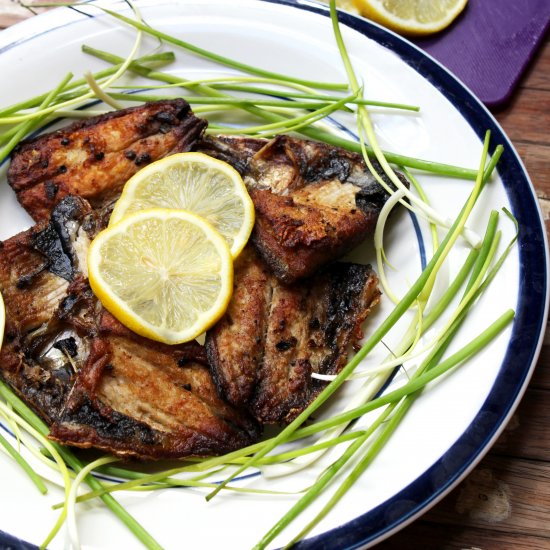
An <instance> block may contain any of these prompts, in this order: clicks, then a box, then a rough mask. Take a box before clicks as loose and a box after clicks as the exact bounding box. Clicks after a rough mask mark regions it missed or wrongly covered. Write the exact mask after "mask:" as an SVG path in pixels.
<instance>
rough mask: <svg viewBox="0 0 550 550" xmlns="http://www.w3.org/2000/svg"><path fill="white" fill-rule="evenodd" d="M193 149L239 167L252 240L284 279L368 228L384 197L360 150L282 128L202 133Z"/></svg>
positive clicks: (347, 246) (336, 254) (339, 251)
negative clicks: (251, 216)
mask: <svg viewBox="0 0 550 550" xmlns="http://www.w3.org/2000/svg"><path fill="white" fill-rule="evenodd" d="M196 148H197V149H198V150H201V151H204V152H205V153H207V154H209V155H211V156H214V157H216V158H219V159H221V160H224V161H226V162H228V163H229V164H232V165H233V166H234V167H235V168H236V169H237V170H239V171H240V173H241V174H242V176H243V179H244V182H245V183H246V186H247V188H248V191H249V193H250V196H251V198H252V200H253V202H254V206H255V209H256V223H255V225H254V230H253V233H252V241H253V242H254V244H255V245H256V247H257V249H258V251H259V252H260V254H261V256H262V258H263V259H264V261H265V262H266V263H267V265H268V266H269V267H270V269H271V270H272V271H273V273H274V274H275V275H276V277H277V278H278V279H280V280H281V281H283V282H286V283H290V282H293V281H296V280H298V279H302V278H304V277H308V276H309V275H312V274H313V273H315V271H316V270H317V269H318V268H319V267H321V266H322V265H325V264H327V263H329V262H331V261H333V260H335V259H337V258H340V257H341V256H343V255H345V254H346V253H347V252H349V251H350V250H351V249H353V248H354V247H356V246H357V245H358V244H359V243H360V242H362V241H363V240H364V239H365V237H366V236H367V235H369V234H370V233H372V232H373V231H374V228H375V226H376V222H377V220H378V216H379V214H380V210H381V209H382V207H383V205H384V203H385V202H386V201H387V199H388V198H389V194H388V192H387V191H386V189H385V188H384V187H383V186H382V185H380V184H379V183H378V182H377V181H376V179H375V178H374V176H373V175H372V174H371V172H370V171H369V170H368V168H367V166H366V165H365V163H364V161H363V159H362V157H361V155H359V154H356V153H351V152H349V151H346V150H344V149H341V148H338V147H334V146H331V145H327V144H325V143H319V142H315V141H308V140H303V139H296V138H293V137H290V136H285V135H281V136H277V137H275V138H273V139H271V140H269V141H268V140H263V139H251V138H239V137H227V136H225V137H224V136H218V137H212V136H206V137H205V138H203V139H202V140H201V141H199V142H198V143H197V145H196ZM373 165H374V168H375V170H376V171H377V172H378V173H379V174H380V175H381V176H382V178H383V180H384V181H385V183H386V185H387V186H388V187H390V188H392V187H393V186H392V184H391V182H390V181H389V180H388V178H387V177H386V176H385V175H384V174H383V170H382V169H381V167H380V165H379V164H378V163H377V162H373ZM399 177H400V179H401V180H402V182H403V183H404V185H408V183H407V180H406V179H405V178H404V176H403V175H401V174H400V175H399Z"/></svg>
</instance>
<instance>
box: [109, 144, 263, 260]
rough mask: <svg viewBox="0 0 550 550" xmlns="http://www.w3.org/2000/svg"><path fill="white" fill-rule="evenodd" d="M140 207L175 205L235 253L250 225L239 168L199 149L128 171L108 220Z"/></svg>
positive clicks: (248, 204) (251, 218)
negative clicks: (213, 231)
mask: <svg viewBox="0 0 550 550" xmlns="http://www.w3.org/2000/svg"><path fill="white" fill-rule="evenodd" d="M146 208H176V209H183V210H188V211H190V212H193V213H194V214H197V215H198V216H201V217H203V218H205V219H206V220H207V221H208V222H210V223H211V224H212V225H213V226H214V228H215V229H216V230H217V231H218V232H219V233H220V234H221V235H222V236H223V237H224V239H225V240H226V241H227V244H228V246H229V248H230V250H231V254H232V256H233V257H234V258H235V257H237V256H238V254H239V253H240V252H241V250H242V249H243V248H244V245H245V244H246V242H247V240H248V238H249V236H250V232H251V231H252V227H253V225H254V204H253V203H252V200H251V199H250V197H249V195H248V192H247V190H246V187H245V185H244V183H243V180H242V178H241V176H240V175H239V173H238V172H237V171H236V170H235V169H234V168H233V167H232V166H230V165H229V164H227V163H226V162H223V161H221V160H217V159H214V158H212V157H209V156H208V155H205V154H203V153H177V154H175V155H170V156H168V157H165V158H162V159H160V160H158V161H156V162H153V163H152V164H149V165H148V166H146V167H145V168H143V169H142V170H140V171H139V172H137V173H136V174H134V176H132V177H131V178H130V179H129V180H128V182H127V183H126V185H125V186H124V190H123V192H122V195H121V197H120V199H119V200H118V201H117V203H116V205H115V208H114V210H113V213H112V215H111V220H110V224H114V223H117V222H118V221H120V220H121V219H122V218H123V217H124V216H126V215H128V214H131V213H133V212H137V211H139V210H143V209H146Z"/></svg>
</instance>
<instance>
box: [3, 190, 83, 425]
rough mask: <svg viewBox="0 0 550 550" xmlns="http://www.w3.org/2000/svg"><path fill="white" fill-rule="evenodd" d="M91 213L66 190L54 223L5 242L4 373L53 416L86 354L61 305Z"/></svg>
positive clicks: (44, 414) (70, 284)
mask: <svg viewBox="0 0 550 550" xmlns="http://www.w3.org/2000/svg"><path fill="white" fill-rule="evenodd" d="M90 218H91V219H92V220H93V214H92V213H91V209H90V206H89V205H88V204H87V203H86V201H83V200H82V199H79V198H77V197H67V198H66V199H64V200H63V201H62V203H60V204H59V205H58V207H57V208H56V209H55V211H54V213H53V214H52V218H51V221H50V222H49V223H42V224H39V225H38V226H36V227H34V228H31V229H29V230H27V231H24V232H22V233H20V234H19V235H16V236H14V237H12V238H10V239H8V240H6V241H4V242H3V243H2V246H1V247H0V290H1V291H2V295H3V298H4V304H5V308H6V329H5V336H4V344H3V346H2V349H1V350H0V377H2V378H3V379H4V380H5V381H6V382H7V383H8V384H9V385H10V386H11V387H12V388H13V389H14V390H15V391H16V392H17V393H18V394H19V395H20V396H21V397H22V398H23V399H24V400H25V401H26V402H27V403H28V404H29V405H30V406H31V407H32V408H33V409H34V410H35V411H36V412H37V413H38V414H39V415H40V416H41V417H42V418H43V419H44V420H45V421H46V422H48V423H51V422H53V421H54V420H55V418H57V416H58V415H59V413H60V411H61V409H62V408H63V405H64V402H65V399H66V397H67V395H68V393H69V391H70V389H71V387H72V383H73V377H74V369H75V367H77V366H78V365H79V364H80V363H82V362H83V358H84V356H85V354H86V346H85V345H84V343H83V341H82V338H81V337H80V335H79V334H78V332H77V331H75V328H74V326H72V324H71V323H70V322H68V319H64V318H63V315H62V312H63V310H64V307H66V306H64V304H66V300H67V297H68V296H70V295H71V292H72V291H71V287H73V286H74V285H75V284H77V279H78V278H79V277H80V275H79V263H78V258H77V256H76V254H75V253H74V250H73V246H74V243H75V242H76V240H77V239H78V233H79V230H80V229H81V228H82V227H84V225H85V223H84V222H85V220H87V221H88V224H91V225H92V226H93V221H90ZM82 296H84V294H83V295H82ZM81 299H82V297H81Z"/></svg>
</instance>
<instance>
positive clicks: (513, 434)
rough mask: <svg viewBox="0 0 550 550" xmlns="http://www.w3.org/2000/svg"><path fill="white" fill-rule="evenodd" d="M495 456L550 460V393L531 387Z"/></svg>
mask: <svg viewBox="0 0 550 550" xmlns="http://www.w3.org/2000/svg"><path fill="white" fill-rule="evenodd" d="M491 454H492V455H506V456H508V457H517V458H524V459H529V460H546V461H548V460H550V392H549V391H548V390H539V389H532V387H530V388H529V389H528V390H527V392H526V394H525V396H524V398H523V400H522V402H521V403H520V405H519V407H518V409H517V411H516V412H515V413H514V415H513V417H512V418H511V420H510V422H509V423H508V425H507V426H506V429H505V430H504V432H503V433H502V435H501V436H500V438H499V439H498V441H497V443H496V444H495V446H494V447H493V449H492V451H491Z"/></svg>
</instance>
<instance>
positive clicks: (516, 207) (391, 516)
mask: <svg viewBox="0 0 550 550" xmlns="http://www.w3.org/2000/svg"><path fill="white" fill-rule="evenodd" d="M216 1H217V0H216ZM183 3H185V4H186V5H187V4H189V5H190V4H193V3H192V2H190V1H189V0H186V1H184V2H183ZM237 3H240V4H243V5H245V6H248V7H252V6H254V8H255V9H256V8H257V11H258V10H260V8H259V7H258V6H261V9H262V10H264V11H265V13H267V14H268V15H270V14H271V12H273V16H274V20H278V19H277V18H281V17H282V16H288V17H292V16H298V15H299V16H300V18H301V19H302V20H304V21H311V23H312V25H313V24H315V25H319V24H322V23H323V22H326V21H327V20H328V17H329V13H328V8H327V7H326V6H324V5H320V4H317V3H315V2H308V1H305V0H304V1H291V0H256V1H255V2H251V1H248V0H237ZM112 4H113V5H115V6H117V7H120V6H123V5H124V3H123V2H115V3H112ZM138 4H139V5H140V6H143V9H144V10H146V9H147V8H150V7H151V6H158V9H159V13H160V12H162V9H161V8H164V9H168V8H166V6H171V5H172V6H176V5H177V4H178V2H177V1H176V0H172V1H169V0H167V1H164V2H158V3H154V2H152V1H150V0H144V1H142V2H138ZM195 4H196V5H195V6H194V8H193V9H192V10H191V12H190V14H191V17H193V16H196V14H197V13H199V14H200V10H201V9H202V8H201V7H200V5H201V3H200V2H195ZM120 9H122V8H120ZM225 9H226V10H229V9H230V8H229V7H228V8H225ZM209 13H210V14H211V15H212V13H211V12H209ZM161 15H162V14H161ZM94 17H97V12H96V15H95V16H94V15H91V14H90V12H89V11H86V9H85V8H82V13H81V10H75V9H72V10H71V9H68V8H60V9H58V10H55V13H53V12H50V13H46V14H44V15H42V16H38V17H36V18H33V19H32V20H29V21H26V22H24V23H22V24H20V25H16V26H15V27H13V28H10V29H9V30H8V31H5V33H2V34H0V67H2V64H3V60H4V59H6V58H7V56H10V57H9V59H13V56H14V55H15V56H16V55H17V54H18V52H19V51H21V52H25V51H27V49H28V48H29V46H30V45H31V46H33V47H35V48H38V47H39V46H40V45H41V44H42V43H44V41H48V40H51V37H52V36H55V35H56V33H59V32H61V33H66V32H69V33H70V32H71V29H72V28H73V27H74V28H79V27H78V26H79V25H80V24H81V23H82V22H83V21H85V20H86V19H87V18H94ZM159 17H160V15H159ZM220 17H223V16H220ZM251 17H253V15H252V16H251ZM262 17H263V16H262ZM98 18H99V17H98ZM99 19H100V18H99ZM340 22H341V25H342V28H343V30H344V34H345V35H346V33H348V34H350V33H351V34H353V36H354V37H355V38H354V40H358V41H359V42H360V41H361V40H363V41H364V42H365V44H367V41H368V43H369V44H370V43H371V42H372V43H375V44H377V45H378V46H379V47H382V48H383V49H384V50H387V51H388V52H391V55H392V56H396V57H397V58H398V60H399V62H400V63H402V64H404V65H406V66H407V67H409V68H410V69H411V70H412V71H414V72H416V73H417V77H418V75H420V77H421V78H422V79H423V80H424V81H426V82H427V83H428V84H429V85H430V86H432V87H433V88H434V89H435V90H437V92H438V93H439V94H441V96H442V98H444V100H445V101H447V102H448V103H449V104H450V105H451V106H452V109H453V112H456V113H458V115H457V116H459V117H460V119H461V120H462V121H463V123H464V124H465V125H466V126H467V128H468V129H469V131H471V132H472V135H474V136H477V141H478V142H479V141H481V140H482V139H483V136H484V134H485V132H486V130H487V129H489V130H491V132H492V136H493V140H492V143H494V144H497V143H502V144H504V145H505V153H504V155H503V156H502V158H501V161H500V163H499V175H500V181H501V183H502V186H503V189H504V191H505V196H506V199H507V201H508V203H509V207H510V208H511V210H512V212H513V213H514V215H515V217H516V218H517V220H518V222H519V226H520V228H521V230H520V233H519V237H518V247H517V251H518V252H517V272H518V273H517V301H516V303H515V309H516V319H515V321H514V325H513V328H512V329H511V331H510V333H509V334H508V335H507V340H506V342H505V345H504V347H503V349H502V354H501V356H502V360H501V361H500V364H499V365H497V367H496V375H495V377H494V381H492V386H491V387H490V391H488V392H487V395H484V396H483V398H482V399H481V401H480V402H479V404H478V406H477V408H476V412H475V414H474V415H473V416H472V418H471V419H469V420H468V421H467V423H466V424H465V425H464V426H462V427H461V429H460V433H459V435H458V437H456V438H455V439H454V441H453V442H452V444H450V445H448V446H447V447H446V449H445V450H444V452H441V453H439V454H438V456H437V457H436V459H435V460H434V461H432V462H430V463H429V466H428V467H426V468H423V469H422V472H421V473H419V474H418V475H416V476H415V477H414V479H413V480H412V481H410V482H408V483H406V484H404V485H403V486H401V487H399V488H398V490H395V491H394V492H393V493H392V495H391V496H390V497H389V498H386V499H384V500H383V501H382V502H380V503H378V504H376V505H375V506H372V507H370V508H368V509H366V510H365V509H361V508H356V509H353V510H352V511H351V512H349V513H348V517H347V518H346V520H345V521H342V522H340V523H339V524H337V525H332V526H330V528H329V529H326V530H321V532H319V533H318V534H315V535H314V536H312V537H311V538H308V539H306V540H304V541H301V542H300V543H299V544H298V545H297V546H296V547H297V548H301V549H308V548H311V549H320V548H327V549H329V548H330V549H331V550H332V549H344V548H346V549H348V548H358V547H368V546H371V545H373V544H375V543H377V542H379V541H381V540H382V539H384V538H386V537H388V536H390V535H391V534H392V533H394V532H396V531H397V530H399V529H401V528H402V527H404V526H405V525H407V524H408V523H410V522H411V521H413V520H414V519H415V518H417V517H418V516H419V515H421V514H422V513H424V512H425V511H426V510H427V509H429V508H430V507H431V506H432V505H434V504H435V503H436V502H437V501H439V500H440V499H441V498H442V497H443V496H444V495H445V494H447V493H448V492H449V491H450V490H451V489H452V488H453V487H454V486H456V485H457V483H458V482H459V481H460V480H461V479H463V478H464V477H465V476H466V475H467V473H468V472H469V471H471V469H472V468H473V467H474V466H475V465H476V464H477V463H478V462H479V460H481V458H482V457H483V456H484V454H485V453H486V452H487V451H488V449H489V448H490V446H491V445H492V443H493V442H494V441H495V440H496V438H497V437H498V435H499V434H500V433H501V431H502V430H503V429H504V427H505V425H506V422H507V421H508V420H509V418H510V416H511V415H512V413H513V412H514V410H515V408H516V406H517V405H518V403H519V400H520V399H521V397H522V395H523V393H524V391H525V389H526V386H527V384H528V381H529V378H530V376H531V374H532V372H533V369H534V367H535V364H536V360H537V357H538V353H539V350H540V347H541V344H542V336H543V333H544V329H545V326H546V319H547V313H548V312H547V308H548V303H547V302H548V254H547V250H548V247H547V243H546V231H545V228H544V224H543V222H542V217H541V215H540V211H539V207H538V203H537V199H536V195H535V192H534V189H533V186H532V184H531V183H530V181H529V177H528V175H527V173H526V171H525V168H524V167H523V165H522V163H521V161H520V159H519V157H518V155H517V153H516V151H515V150H514V148H513V146H512V144H511V143H510V141H509V140H508V138H507V137H506V135H505V134H504V132H503V131H502V129H501V128H500V126H499V125H498V123H497V122H496V121H495V119H494V118H493V117H492V115H491V114H490V113H489V112H488V111H487V109H486V108H485V107H484V106H483V105H482V104H481V102H480V101H479V100H478V99H476V98H475V97H474V95H473V94H472V93H471V92H470V91H469V90H468V89H467V88H466V87H465V86H464V85H463V84H462V83H461V82H459V81H458V80H457V79H456V78H455V77H454V76H453V75H452V74H450V73H449V72H448V71H447V70H446V69H445V68H444V67H442V66H441V65H440V64H438V63H437V62H436V61H435V60H433V59H432V58H430V57H429V56H427V55H426V54H425V53H424V52H422V51H421V50H419V49H418V48H417V47H415V46H414V45H412V44H411V43H409V42H408V41H406V40H404V39H402V38H401V37H399V36H397V35H395V34H393V33H391V32H389V31H387V30H385V29H383V28H382V27H379V26H377V25H375V24H372V23H370V22H368V21H366V20H364V19H362V18H359V17H356V16H353V15H351V14H347V13H341V14H340ZM100 23H101V24H103V20H101V21H100ZM101 28H102V29H103V27H101ZM67 29H69V30H67ZM291 31H292V32H296V31H295V29H291ZM250 32H251V33H253V32H254V31H252V30H251V31H250ZM303 32H304V33H305V34H307V32H308V31H307V29H304V30H303ZM357 36H359V38H357ZM258 40H260V41H261V39H260V38H258ZM26 48H27V49H26ZM21 55H23V54H21ZM22 62H23V63H24V60H22ZM279 70H280V69H279ZM58 72H59V74H58V75H57V76H59V77H61V76H62V75H63V74H64V72H63V71H62V70H59V71H58ZM57 76H56V78H57ZM24 95H25V96H26V95H34V94H24ZM4 103H6V101H4V99H2V101H1V104H2V105H3V104H4ZM3 200H4V199H3ZM6 200H11V201H12V202H11V203H10V208H12V207H13V205H14V204H15V203H14V202H13V198H10V199H6ZM0 208H1V205H0ZM26 223H27V224H28V223H29V222H28V219H27V218H25V215H24V214H21V217H20V218H18V219H17V220H16V222H14V225H13V227H14V228H15V229H13V228H12V230H11V233H14V232H15V231H16V230H19V229H21V228H22V226H24V225H25V224H26ZM11 233H9V234H11ZM1 498H2V497H0V500H1ZM272 519H273V520H275V518H272ZM144 524H145V526H146V527H147V522H146V520H145V521H144ZM8 531H10V526H9V525H5V524H3V523H2V514H0V545H5V546H10V547H15V548H17V547H21V548H28V547H33V546H32V545H30V543H26V542H23V541H22V540H19V539H20V538H25V539H26V538H27V537H26V536H22V537H21V535H20V534H19V533H18V536H17V538H15V539H14V538H13V537H12V535H9V534H7V532H8ZM10 532H11V531H10ZM260 534H261V533H260ZM29 538H30V537H29Z"/></svg>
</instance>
